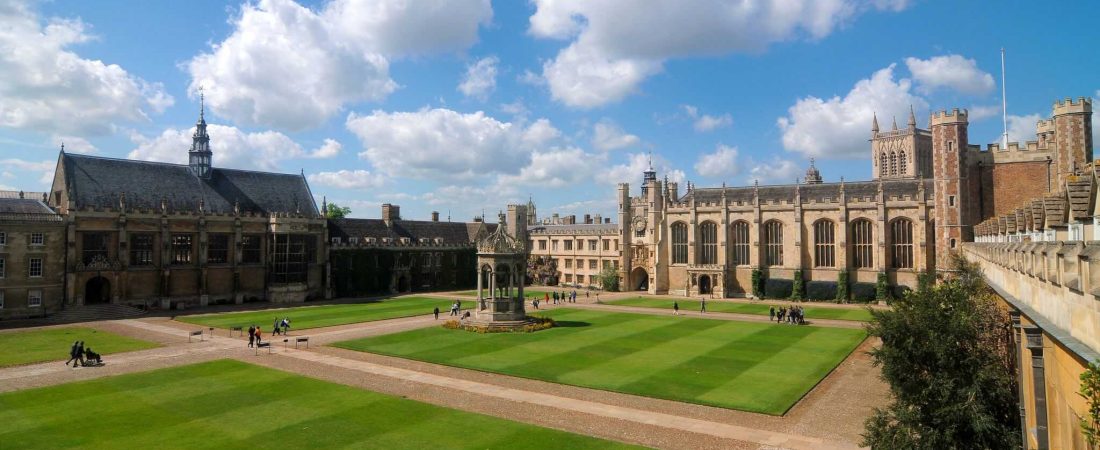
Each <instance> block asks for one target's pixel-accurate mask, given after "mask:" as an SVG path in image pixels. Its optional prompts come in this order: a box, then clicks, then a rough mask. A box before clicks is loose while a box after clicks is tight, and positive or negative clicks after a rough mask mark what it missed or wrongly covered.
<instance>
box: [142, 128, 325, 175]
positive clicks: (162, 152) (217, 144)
mask: <svg viewBox="0 0 1100 450" xmlns="http://www.w3.org/2000/svg"><path fill="white" fill-rule="evenodd" d="M194 132H195V129H194V128H189V129H177V128H168V129H166V130H164V132H162V133H161V134H160V135H159V136H154V137H146V136H142V135H140V134H133V135H131V137H130V140H131V141H133V143H134V144H137V148H135V149H134V150H132V151H131V152H130V153H129V154H128V155H127V157H128V158H130V159H139V160H144V161H161V162H169V163H175V164H187V151H188V150H189V149H190V148H191V141H192V140H191V135H192V134H193V133H194ZM207 133H208V134H209V135H210V150H211V152H213V153H214V166H215V167H225V168H234V169H253V170H267V171H274V170H278V163H279V162H280V161H284V160H287V159H292V158H309V157H317V158H320V157H326V156H324V155H325V154H326V152H331V151H332V148H333V145H335V146H336V147H337V149H338V148H339V145H340V144H339V143H338V142H336V141H333V140H331V139H326V140H325V143H324V144H323V145H322V146H321V147H319V148H318V149H317V150H314V151H312V152H306V151H305V150H303V149H302V146H301V145H299V144H298V143H297V142H294V140H293V139H291V138H290V137H288V136H287V135H285V134H282V133H279V132H277V131H262V132H255V133H248V132H245V131H242V130H240V129H238V128H236V127H231V126H225V125H217V124H210V125H208V126H207ZM330 141H331V142H330Z"/></svg>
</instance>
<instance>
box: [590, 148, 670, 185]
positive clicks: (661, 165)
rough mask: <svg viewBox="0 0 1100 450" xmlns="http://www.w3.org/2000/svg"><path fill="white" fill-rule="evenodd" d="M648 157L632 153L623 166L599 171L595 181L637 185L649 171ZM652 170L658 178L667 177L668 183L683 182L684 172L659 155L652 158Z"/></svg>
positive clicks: (618, 165)
mask: <svg viewBox="0 0 1100 450" xmlns="http://www.w3.org/2000/svg"><path fill="white" fill-rule="evenodd" d="M649 168H650V156H649V155H647V154H645V153H632V154H630V155H629V156H627V161H626V163H624V164H616V165H613V166H611V167H610V168H607V169H606V170H602V171H601V174H603V175H601V176H600V177H599V178H597V179H596V181H598V182H601V183H604V184H610V185H615V184H618V183H630V184H634V185H638V184H639V183H641V181H642V172H644V171H646V170H649ZM653 169H654V170H655V171H656V172H657V176H658V177H665V176H667V177H668V180H669V181H674V182H677V183H680V182H683V181H684V179H685V178H686V177H685V175H684V171H683V170H680V169H676V168H673V167H672V164H671V163H670V162H669V161H668V160H666V159H665V158H663V157H661V156H660V155H654V156H653Z"/></svg>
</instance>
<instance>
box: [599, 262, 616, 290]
mask: <svg viewBox="0 0 1100 450" xmlns="http://www.w3.org/2000/svg"><path fill="white" fill-rule="evenodd" d="M597 279H598V280H599V281H600V289H603V290H605V291H607V292H617V291H618V290H619V271H618V270H615V268H614V267H611V266H607V267H604V268H603V270H601V271H600V274H599V275H597Z"/></svg>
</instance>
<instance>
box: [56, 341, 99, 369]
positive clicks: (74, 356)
mask: <svg viewBox="0 0 1100 450" xmlns="http://www.w3.org/2000/svg"><path fill="white" fill-rule="evenodd" d="M69 363H73V368H74V369H75V368H76V367H77V364H79V365H81V366H85V367H87V366H102V365H103V357H102V356H99V353H96V352H93V351H92V348H91V347H84V341H76V342H73V346H72V348H70V349H69V360H68V361H65V365H66V366H67V365H69Z"/></svg>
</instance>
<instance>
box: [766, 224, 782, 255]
mask: <svg viewBox="0 0 1100 450" xmlns="http://www.w3.org/2000/svg"><path fill="white" fill-rule="evenodd" d="M764 261H765V263H766V264H767V265H769V266H782V265H783V222H780V221H778V220H772V221H769V222H767V223H765V224H764Z"/></svg>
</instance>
